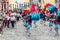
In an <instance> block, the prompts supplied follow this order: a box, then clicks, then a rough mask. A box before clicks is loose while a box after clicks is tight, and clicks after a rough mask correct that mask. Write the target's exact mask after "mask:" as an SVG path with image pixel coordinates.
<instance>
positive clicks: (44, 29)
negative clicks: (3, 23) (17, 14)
mask: <svg viewBox="0 0 60 40" xmlns="http://www.w3.org/2000/svg"><path fill="white" fill-rule="evenodd" d="M59 32H60V30H59ZM54 33H55V31H54V27H53V31H49V27H48V22H46V26H44V25H43V24H40V23H39V22H37V28H34V24H33V27H32V29H31V36H30V37H28V36H27V34H26V33H25V27H24V26H23V22H22V21H19V22H17V23H16V25H15V28H14V29H13V28H12V27H10V28H4V29H3V35H2V36H1V37H0V40H60V36H57V37H55V36H54V35H55V34H54Z"/></svg>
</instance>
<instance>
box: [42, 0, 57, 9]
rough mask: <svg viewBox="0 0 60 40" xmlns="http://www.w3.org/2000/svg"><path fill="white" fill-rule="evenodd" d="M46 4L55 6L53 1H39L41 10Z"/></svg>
mask: <svg viewBox="0 0 60 40" xmlns="http://www.w3.org/2000/svg"><path fill="white" fill-rule="evenodd" d="M43 1H44V2H43ZM46 3H50V4H52V5H56V4H55V0H42V1H41V6H42V8H44V5H45V4H46Z"/></svg>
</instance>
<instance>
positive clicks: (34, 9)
mask: <svg viewBox="0 0 60 40" xmlns="http://www.w3.org/2000/svg"><path fill="white" fill-rule="evenodd" d="M30 9H31V13H30V16H31V18H32V21H33V22H34V24H35V28H36V27H37V25H36V22H37V21H39V19H40V12H39V9H38V7H37V5H36V4H32V5H31V6H30Z"/></svg>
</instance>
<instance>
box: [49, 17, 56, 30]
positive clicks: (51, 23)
mask: <svg viewBox="0 0 60 40" xmlns="http://www.w3.org/2000/svg"><path fill="white" fill-rule="evenodd" d="M54 21H55V19H54V16H51V17H50V18H49V27H50V31H52V26H53V24H54Z"/></svg>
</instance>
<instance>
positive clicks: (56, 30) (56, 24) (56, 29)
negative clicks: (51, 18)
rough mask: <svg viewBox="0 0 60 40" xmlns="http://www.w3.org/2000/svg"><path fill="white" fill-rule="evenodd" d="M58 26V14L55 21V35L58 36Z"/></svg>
mask: <svg viewBox="0 0 60 40" xmlns="http://www.w3.org/2000/svg"><path fill="white" fill-rule="evenodd" d="M59 28H60V16H58V18H57V19H56V22H55V32H56V33H55V36H58V35H59V33H58V29H59Z"/></svg>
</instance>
